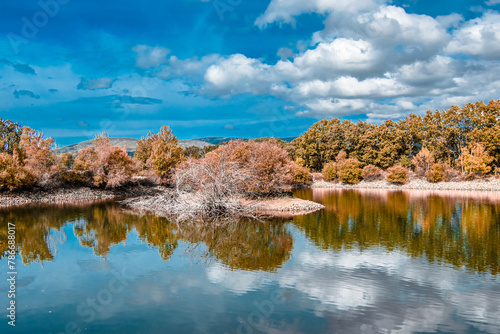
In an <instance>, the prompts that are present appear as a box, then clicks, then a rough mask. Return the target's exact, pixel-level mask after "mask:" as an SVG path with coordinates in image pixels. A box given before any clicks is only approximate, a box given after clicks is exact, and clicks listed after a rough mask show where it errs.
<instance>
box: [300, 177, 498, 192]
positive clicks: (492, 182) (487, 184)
mask: <svg viewBox="0 0 500 334" xmlns="http://www.w3.org/2000/svg"><path fill="white" fill-rule="evenodd" d="M309 188H311V189H324V188H332V189H387V190H456V191H500V179H499V178H489V179H487V180H473V181H450V182H444V181H443V182H437V183H432V182H428V181H427V180H422V179H412V180H410V182H409V183H407V184H403V185H395V184H392V183H389V182H387V181H372V182H366V181H361V182H360V183H357V184H345V183H340V182H336V183H335V182H326V181H314V182H313V183H312V184H311V186H310V187H309Z"/></svg>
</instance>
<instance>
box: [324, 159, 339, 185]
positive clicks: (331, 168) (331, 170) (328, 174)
mask: <svg viewBox="0 0 500 334" xmlns="http://www.w3.org/2000/svg"><path fill="white" fill-rule="evenodd" d="M321 174H322V175H323V178H324V179H325V181H333V180H335V179H336V178H337V163H336V162H335V161H330V162H329V163H327V164H326V165H325V166H324V167H323V170H322V171H321Z"/></svg>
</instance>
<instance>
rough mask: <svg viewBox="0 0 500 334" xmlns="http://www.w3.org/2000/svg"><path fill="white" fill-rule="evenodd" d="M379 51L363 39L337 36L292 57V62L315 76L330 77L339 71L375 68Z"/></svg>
mask: <svg viewBox="0 0 500 334" xmlns="http://www.w3.org/2000/svg"><path fill="white" fill-rule="evenodd" d="M381 60H382V58H381V53H380V52H378V51H377V50H375V49H374V48H373V46H372V45H371V43H369V42H367V41H363V40H352V39H345V38H338V39H335V40H334V41H332V42H331V43H320V44H318V46H317V47H316V48H315V49H312V50H308V51H306V52H305V53H304V54H303V55H301V56H299V57H297V58H295V59H294V64H295V66H296V67H297V68H299V69H301V70H302V71H307V72H309V74H310V76H311V75H312V76H313V77H315V78H319V77H331V76H332V75H338V74H341V73H352V74H355V73H365V72H371V71H374V70H376V69H377V67H378V66H379V64H380V63H381Z"/></svg>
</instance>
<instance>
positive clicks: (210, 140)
mask: <svg viewBox="0 0 500 334" xmlns="http://www.w3.org/2000/svg"><path fill="white" fill-rule="evenodd" d="M295 138H297V137H286V138H282V139H283V140H284V141H287V142H290V141H292V140H294V139H295ZM230 140H247V139H245V138H238V137H203V138H197V139H179V145H180V146H181V147H183V148H185V147H189V146H196V147H200V148H203V147H206V146H210V145H217V144H220V143H224V142H227V141H230ZM109 141H110V142H111V145H113V146H120V147H123V146H125V147H126V148H127V153H128V155H130V156H133V155H134V153H135V150H136V148H137V141H138V140H137V139H135V138H109ZM93 142H94V141H93V140H86V141H83V142H80V143H76V144H72V145H68V146H64V147H61V148H59V149H58V150H57V151H58V152H59V153H73V152H78V151H80V150H81V149H84V148H87V147H90V146H92V145H93Z"/></svg>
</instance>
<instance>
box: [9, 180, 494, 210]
mask: <svg viewBox="0 0 500 334" xmlns="http://www.w3.org/2000/svg"><path fill="white" fill-rule="evenodd" d="M166 189H167V188H165V187H162V186H145V185H138V184H134V185H130V186H128V187H123V188H120V189H115V190H111V189H95V188H89V187H79V188H60V189H55V190H41V189H35V190H33V191H23V192H18V193H9V192H1V193H0V208H10V207H20V206H25V205H31V204H47V205H50V204H72V203H79V204H82V203H89V204H90V203H93V202H97V201H105V200H115V199H120V198H132V197H140V196H152V195H155V194H159V193H161V192H164V191H165V190H166ZM302 189H386V190H431V191H432V190H454V191H464V192H467V191H480V192H500V179H498V178H490V179H488V180H474V181H459V182H438V183H431V182H428V181H426V180H422V179H413V180H411V181H410V182H409V183H407V184H404V185H394V184H391V183H388V182H386V181H372V182H365V181H361V182H360V183H358V184H353V185H350V184H344V183H340V182H337V183H334V182H326V181H319V180H316V181H314V182H313V183H312V184H311V185H310V186H308V187H304V188H302ZM290 199H294V200H293V201H292V200H290ZM295 199H296V198H295V197H289V198H287V197H274V198H272V197H271V198H269V199H262V200H261V201H260V203H259V206H261V212H262V213H264V214H270V215H274V216H287V215H289V214H291V213H293V215H298V214H306V213H310V212H313V211H316V210H319V209H321V208H320V207H318V206H315V205H314V204H318V203H316V202H310V203H306V202H308V201H305V200H301V199H296V200H295ZM302 201H304V202H302ZM318 205H319V204H318ZM299 212H300V213H299Z"/></svg>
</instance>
